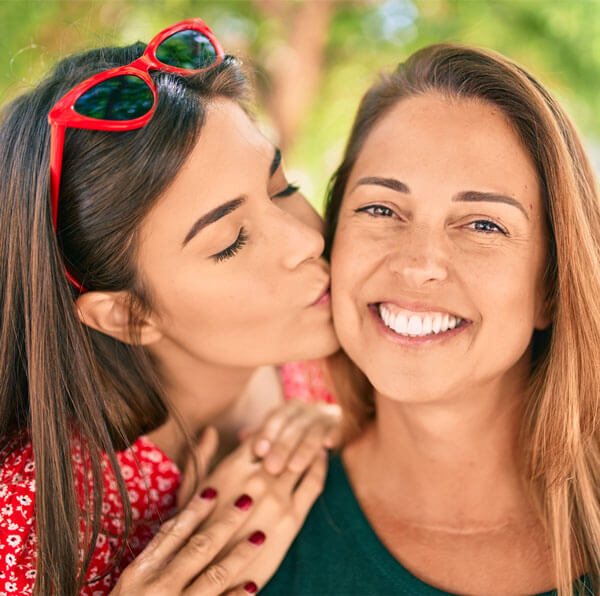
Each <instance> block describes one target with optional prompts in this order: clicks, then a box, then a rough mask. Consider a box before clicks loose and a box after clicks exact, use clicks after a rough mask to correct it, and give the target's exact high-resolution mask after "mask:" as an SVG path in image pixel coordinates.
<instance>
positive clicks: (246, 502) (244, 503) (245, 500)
mask: <svg viewBox="0 0 600 596" xmlns="http://www.w3.org/2000/svg"><path fill="white" fill-rule="evenodd" d="M234 505H235V506H236V507H237V508H238V509H241V510H242V511H246V509H249V508H250V505H252V497H251V496H249V495H245V494H244V495H242V496H241V497H238V500H237V501H236V502H235V503H234Z"/></svg>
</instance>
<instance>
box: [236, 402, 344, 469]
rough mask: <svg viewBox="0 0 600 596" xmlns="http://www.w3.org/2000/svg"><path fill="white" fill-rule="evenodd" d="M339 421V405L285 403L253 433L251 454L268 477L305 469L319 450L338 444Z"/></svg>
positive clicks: (339, 437) (340, 415) (340, 413)
mask: <svg viewBox="0 0 600 596" xmlns="http://www.w3.org/2000/svg"><path fill="white" fill-rule="evenodd" d="M341 420H342V411H341V408H340V407H339V406H338V405H335V404H326V403H321V402H311V403H306V402H303V401H300V400H290V401H287V402H285V403H284V404H282V405H281V406H279V407H278V408H276V409H275V410H273V411H272V412H271V413H270V414H269V415H268V416H267V417H266V418H265V420H264V422H263V423H262V426H261V427H260V428H259V429H258V430H256V431H255V432H254V433H252V435H253V437H254V439H253V451H254V454H255V455H256V456H257V457H259V458H262V459H263V464H264V466H265V469H266V470H267V471H269V472H270V473H271V474H279V473H280V472H281V471H282V470H283V469H284V468H285V467H286V466H287V467H288V468H289V469H290V470H292V471H294V472H299V471H302V470H305V469H306V468H307V466H308V465H309V463H310V462H311V461H312V460H313V459H314V458H315V456H316V455H317V453H318V452H319V451H320V450H321V449H323V448H326V449H331V448H333V447H337V446H338V445H339V442H340V439H341V428H340V427H341ZM246 434H248V433H246Z"/></svg>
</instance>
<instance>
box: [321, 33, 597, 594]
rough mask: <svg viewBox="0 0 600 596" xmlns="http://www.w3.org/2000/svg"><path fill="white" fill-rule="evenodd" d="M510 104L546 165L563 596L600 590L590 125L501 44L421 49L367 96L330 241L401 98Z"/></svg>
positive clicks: (545, 503)
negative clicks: (583, 136)
mask: <svg viewBox="0 0 600 596" xmlns="http://www.w3.org/2000/svg"><path fill="white" fill-rule="evenodd" d="M430 91H433V92H436V93H442V94H445V95H447V96H450V97H455V98H470V99H479V100H482V101H486V102H488V103H491V104H494V105H495V106H497V107H498V108H500V109H501V110H502V111H503V112H504V114H505V115H506V116H507V117H508V119H509V121H510V122H511V123H512V125H513V126H514V129H515V130H516V132H517V133H518V135H519V137H520V139H521V141H522V143H523V145H524V147H525V148H526V150H527V151H528V152H529V155H530V156H531V159H532V161H533V163H534V165H535V167H536V169H537V173H538V175H539V179H540V187H541V190H542V199H543V201H544V203H545V209H546V217H547V223H548V230H549V249H548V258H547V269H546V272H545V275H546V281H547V288H548V296H547V299H548V304H549V310H550V312H551V317H552V325H551V327H550V328H549V329H548V330H546V331H535V332H534V335H533V338H532V342H533V360H532V369H531V376H530V384H529V390H528V394H527V396H526V399H527V403H526V408H525V415H524V417H523V420H522V427H521V456H522V459H521V461H522V466H523V468H522V469H523V474H524V477H525V479H526V480H527V482H528V484H529V486H530V487H531V491H532V495H533V497H534V498H535V501H536V503H537V504H538V507H539V511H540V517H541V518H542V521H543V522H544V524H545V527H546V529H547V534H548V540H549V541H550V543H551V545H552V549H553V554H554V568H555V576H556V577H555V581H556V585H557V588H558V594H559V596H567V595H570V594H572V593H573V581H574V578H575V576H577V574H578V573H580V572H581V571H585V573H586V574H587V579H586V585H584V584H583V583H581V582H578V583H577V584H576V588H575V590H576V592H579V593H589V584H588V582H589V583H591V585H592V586H593V591H594V593H597V592H598V590H599V589H600V428H599V426H598V422H599V405H600V362H598V361H597V360H596V359H598V360H600V203H599V197H598V189H597V185H596V180H595V177H594V173H593V171H592V167H591V165H590V162H589V159H588V157H587V156H586V154H585V151H584V149H583V146H582V143H581V140H580V138H579V135H578V133H577V131H576V129H575V127H574V125H573V123H572V122H571V120H570V119H569V117H568V116H567V114H566V113H565V112H564V110H563V109H562V108H561V106H560V105H559V103H558V102H557V101H556V99H555V98H553V97H552V95H551V94H550V93H549V92H548V91H547V90H546V89H545V88H544V87H543V86H542V85H541V84H540V83H539V82H538V81H537V80H536V79H535V78H533V77H532V76H531V75H530V74H528V73H527V72H526V71H525V70H523V69H522V68H521V67H520V66H518V65H516V64H515V63H513V62H512V61H510V60H508V59H507V58H505V57H503V56H501V55H498V54H496V53H493V52H490V51H487V50H482V49H476V48H471V47H466V46H460V45H453V44H437V45H433V46H429V47H427V48H424V49H422V50H420V51H418V52H416V53H415V54H413V55H412V56H411V57H410V58H409V59H408V60H407V61H406V62H404V63H402V64H400V65H399V66H398V68H397V69H396V70H395V71H394V72H393V73H391V74H388V75H385V76H382V78H381V79H380V80H379V81H378V82H377V83H376V84H375V85H373V86H372V87H371V88H370V89H369V90H368V91H367V93H366V94H365V96H364V97H363V99H362V101H361V103H360V106H359V109H358V113H357V115H356V118H355V121H354V125H353V128H352V131H351V134H350V138H349V140H348V143H347V145H346V150H345V153H344V159H343V161H342V163H341V165H340V167H339V168H338V169H337V171H336V172H335V174H334V175H333V177H332V180H331V183H330V187H329V194H328V200H327V205H326V240H327V247H328V249H327V250H329V249H330V248H331V244H332V241H333V237H334V234H335V229H336V225H337V216H338V212H339V209H340V205H341V202H342V198H343V195H344V191H345V187H346V183H347V180H348V177H349V175H350V172H351V170H352V168H353V166H354V163H355V161H356V159H357V157H358V154H359V152H360V150H361V147H362V145H363V143H364V140H365V138H366V137H367V136H368V134H369V132H370V131H371V129H372V128H373V125H374V124H375V123H376V122H377V121H379V119H380V118H382V117H383V116H384V115H385V114H386V113H387V112H388V111H389V110H390V109H391V108H392V107H393V106H394V105H395V104H397V103H398V101H400V100H402V99H404V98H406V97H410V96H415V95H419V94H423V93H427V92H430ZM345 406H346V411H347V415H348V420H349V427H350V428H353V429H354V430H355V431H358V430H359V429H360V428H362V427H364V425H365V423H366V422H367V421H368V420H369V419H370V418H372V417H373V416H374V405H373V397H372V392H371V391H369V390H365V389H364V385H363V389H362V390H361V391H359V392H358V394H357V393H356V392H354V394H352V392H350V396H349V398H348V402H347V403H346V404H345Z"/></svg>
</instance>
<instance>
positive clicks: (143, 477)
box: [0, 361, 334, 596]
mask: <svg viewBox="0 0 600 596" xmlns="http://www.w3.org/2000/svg"><path fill="white" fill-rule="evenodd" d="M322 366H323V363H322V362H319V361H311V362H303V363H292V364H286V365H284V366H282V367H281V369H280V372H281V379H282V385H283V391H284V395H285V397H286V399H291V398H295V399H302V400H304V401H318V400H323V401H326V402H333V401H334V399H333V397H332V395H331V393H330V392H329V391H328V389H327V386H326V382H325V377H324V374H323V369H322V368H321V367H322ZM117 461H118V464H119V467H120V470H121V474H122V476H123V479H124V481H125V484H126V486H127V491H128V495H129V500H130V502H131V507H132V514H133V521H134V526H133V531H132V533H131V535H130V537H129V540H128V541H127V545H126V548H125V549H124V550H123V549H122V546H123V545H122V542H121V540H120V539H119V538H115V537H114V535H115V534H116V535H118V534H119V533H121V532H122V531H123V522H122V520H123V505H122V502H121V498H120V495H119V491H118V488H117V483H116V480H115V478H114V474H113V473H112V470H111V467H110V465H109V463H108V458H104V459H103V462H102V467H103V482H104V502H103V504H102V513H103V518H102V520H101V527H102V532H101V533H100V534H99V536H98V540H97V543H96V547H95V549H94V553H93V557H92V561H91V564H90V566H89V568H88V570H87V573H86V585H85V587H84V588H83V590H82V591H81V592H80V594H81V596H106V595H107V594H108V593H109V592H110V590H111V589H112V588H113V587H114V585H115V584H116V582H117V579H118V577H119V575H120V573H121V572H122V570H123V569H124V568H125V567H126V566H127V565H128V564H129V563H130V562H131V561H132V560H133V559H134V558H135V557H136V556H137V555H138V554H139V553H140V552H141V551H142V550H143V549H144V548H145V546H146V545H147V544H148V542H149V541H150V540H151V538H152V537H153V536H154V534H155V533H156V531H157V529H158V527H159V526H160V524H161V523H163V522H164V521H166V520H167V519H169V518H170V517H171V516H172V515H173V514H174V513H175V506H176V495H177V489H178V488H179V484H180V482H181V474H180V471H179V469H178V468H177V466H176V465H175V464H174V463H173V462H172V461H171V460H170V459H169V458H168V457H167V456H166V455H165V454H164V453H163V452H162V451H161V450H160V449H159V448H158V447H156V446H155V445H154V444H153V443H152V442H151V441H150V440H149V439H148V438H147V437H144V436H142V437H139V438H138V439H137V440H136V441H135V442H134V443H133V444H132V445H131V447H130V448H129V449H128V450H126V451H122V452H120V453H117ZM0 462H2V465H1V466H0V596H12V595H15V594H18V595H28V594H32V591H33V585H34V583H35V569H36V534H35V464H34V460H33V448H32V445H31V443H30V442H28V441H25V442H24V441H17V440H15V441H14V442H13V443H12V444H10V445H8V446H7V448H6V449H5V450H4V451H3V452H0ZM73 463H74V466H75V470H76V471H77V475H78V478H77V480H78V485H79V486H80V487H81V481H82V479H83V459H82V455H81V451H80V450H79V449H77V448H74V449H73ZM80 494H82V493H81V491H80ZM83 530H84V528H83V525H82V527H81V532H80V535H81V539H82V541H83ZM122 550H123V555H122V556H121V557H120V558H119V553H120V552H121V551H122ZM115 563H117V564H115Z"/></svg>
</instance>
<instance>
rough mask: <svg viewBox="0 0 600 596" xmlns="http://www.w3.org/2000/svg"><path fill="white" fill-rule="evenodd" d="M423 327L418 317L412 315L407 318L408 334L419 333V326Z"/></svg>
mask: <svg viewBox="0 0 600 596" xmlns="http://www.w3.org/2000/svg"><path fill="white" fill-rule="evenodd" d="M422 327H423V323H422V321H421V319H420V317H417V316H416V315H413V316H412V317H411V318H410V319H408V334H409V335H421V328H422Z"/></svg>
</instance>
